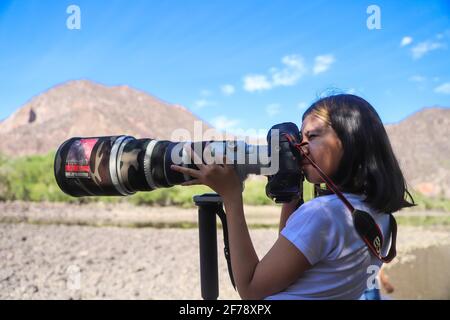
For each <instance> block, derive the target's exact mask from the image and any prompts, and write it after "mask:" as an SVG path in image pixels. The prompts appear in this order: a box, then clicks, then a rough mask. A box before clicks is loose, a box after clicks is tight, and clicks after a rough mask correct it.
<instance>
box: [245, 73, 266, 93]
mask: <svg viewBox="0 0 450 320" xmlns="http://www.w3.org/2000/svg"><path fill="white" fill-rule="evenodd" d="M269 89H272V84H271V83H270V82H269V80H267V77H266V76H264V75H260V74H256V75H248V76H245V77H244V90H245V91H248V92H254V91H263V90H269Z"/></svg>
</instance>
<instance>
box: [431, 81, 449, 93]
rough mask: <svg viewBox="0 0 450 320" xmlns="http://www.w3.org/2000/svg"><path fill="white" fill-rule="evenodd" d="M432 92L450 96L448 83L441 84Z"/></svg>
mask: <svg viewBox="0 0 450 320" xmlns="http://www.w3.org/2000/svg"><path fill="white" fill-rule="evenodd" d="M434 92H437V93H443V94H450V82H446V83H443V84H441V85H440V86H439V87H436V88H435V89H434Z"/></svg>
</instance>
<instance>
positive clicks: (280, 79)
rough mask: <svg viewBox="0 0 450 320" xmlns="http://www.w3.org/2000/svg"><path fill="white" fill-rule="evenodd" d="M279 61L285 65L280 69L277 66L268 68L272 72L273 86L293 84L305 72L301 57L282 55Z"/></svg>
mask: <svg viewBox="0 0 450 320" xmlns="http://www.w3.org/2000/svg"><path fill="white" fill-rule="evenodd" d="M281 62H282V63H283V64H284V65H285V67H284V68H283V69H281V70H279V69H277V68H272V69H270V73H271V74H272V85H273V86H274V87H275V86H293V85H295V84H296V83H297V82H298V80H300V78H301V77H303V75H305V73H306V66H305V64H304V62H303V58H302V57H300V56H298V55H289V56H284V57H283V59H281Z"/></svg>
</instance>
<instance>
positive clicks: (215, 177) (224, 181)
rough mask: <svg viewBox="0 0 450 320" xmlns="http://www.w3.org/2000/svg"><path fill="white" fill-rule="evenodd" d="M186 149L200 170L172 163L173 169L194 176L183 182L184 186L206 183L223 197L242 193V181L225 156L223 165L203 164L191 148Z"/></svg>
mask: <svg viewBox="0 0 450 320" xmlns="http://www.w3.org/2000/svg"><path fill="white" fill-rule="evenodd" d="M185 150H186V151H187V153H188V155H191V159H193V160H194V164H195V165H196V166H197V167H198V169H199V170H196V169H190V168H185V167H181V166H177V165H171V166H170V168H171V169H172V170H174V171H178V172H181V173H184V174H187V175H189V176H191V177H193V178H194V179H193V180H190V181H186V182H183V183H182V184H181V185H182V186H191V185H197V184H204V185H206V186H208V187H210V188H211V189H213V190H214V191H215V192H216V193H218V194H219V195H220V196H221V197H222V198H227V197H229V196H231V195H233V194H240V193H242V183H241V181H240V179H239V177H238V175H237V174H236V171H235V170H234V168H233V166H231V165H229V164H226V161H225V158H224V164H223V165H221V164H203V162H202V160H201V159H200V157H199V156H198V155H197V154H196V153H195V152H193V151H192V149H191V148H186V149H185Z"/></svg>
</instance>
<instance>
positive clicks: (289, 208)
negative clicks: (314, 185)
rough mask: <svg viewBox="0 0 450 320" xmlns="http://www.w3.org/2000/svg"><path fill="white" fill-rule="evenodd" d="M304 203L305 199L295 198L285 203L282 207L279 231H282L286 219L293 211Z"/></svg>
mask: <svg viewBox="0 0 450 320" xmlns="http://www.w3.org/2000/svg"><path fill="white" fill-rule="evenodd" d="M301 204H303V199H294V200H292V201H291V202H288V203H283V206H282V207H281V214H280V225H279V227H278V232H281V230H283V228H284V227H285V226H286V221H287V220H288V218H289V217H290V216H291V214H292V213H294V211H295V210H297V208H298V207H299V206H300V205H301Z"/></svg>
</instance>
